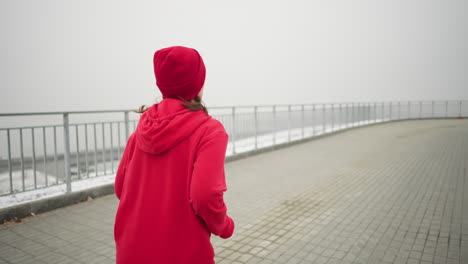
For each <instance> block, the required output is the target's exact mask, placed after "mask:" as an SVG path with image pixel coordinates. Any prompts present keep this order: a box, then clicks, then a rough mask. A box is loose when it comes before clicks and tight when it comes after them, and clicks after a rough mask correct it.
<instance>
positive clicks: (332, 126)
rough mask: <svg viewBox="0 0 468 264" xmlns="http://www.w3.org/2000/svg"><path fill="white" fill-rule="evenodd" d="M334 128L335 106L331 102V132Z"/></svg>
mask: <svg viewBox="0 0 468 264" xmlns="http://www.w3.org/2000/svg"><path fill="white" fill-rule="evenodd" d="M334 130H335V106H334V105H333V104H331V132H333V131H334Z"/></svg>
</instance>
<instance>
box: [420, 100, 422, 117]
mask: <svg viewBox="0 0 468 264" xmlns="http://www.w3.org/2000/svg"><path fill="white" fill-rule="evenodd" d="M421 118H422V101H419V119H421Z"/></svg>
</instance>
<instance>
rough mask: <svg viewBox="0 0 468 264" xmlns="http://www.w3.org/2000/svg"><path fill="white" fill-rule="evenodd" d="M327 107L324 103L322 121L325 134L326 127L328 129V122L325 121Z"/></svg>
mask: <svg viewBox="0 0 468 264" xmlns="http://www.w3.org/2000/svg"><path fill="white" fill-rule="evenodd" d="M325 107H326V105H325V104H323V105H322V114H323V116H322V123H323V124H322V126H323V131H322V134H325V129H326V124H325V123H326V122H325V118H326V115H325Z"/></svg>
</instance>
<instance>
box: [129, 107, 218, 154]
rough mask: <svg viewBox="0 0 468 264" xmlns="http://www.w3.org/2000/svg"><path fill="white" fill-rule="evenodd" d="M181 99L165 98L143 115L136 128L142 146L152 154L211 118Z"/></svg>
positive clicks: (175, 141) (178, 139) (159, 151)
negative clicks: (192, 109)
mask: <svg viewBox="0 0 468 264" xmlns="http://www.w3.org/2000/svg"><path fill="white" fill-rule="evenodd" d="M181 102H182V101H181V100H178V99H173V98H165V99H163V100H162V101H161V102H159V103H157V104H154V105H152V106H151V107H150V108H149V109H148V110H146V111H145V112H144V113H143V114H142V115H141V116H140V120H139V121H138V126H137V128H136V131H135V133H136V135H135V136H136V144H137V147H138V148H139V149H141V150H142V151H144V152H147V153H150V154H153V155H158V154H162V153H164V152H166V151H168V150H169V149H171V148H173V147H175V146H176V145H177V144H179V143H180V142H181V141H183V140H185V139H186V138H187V137H189V136H190V135H191V134H192V133H193V132H194V131H195V130H196V129H197V128H198V127H200V125H201V124H203V123H204V122H206V121H207V120H208V119H210V118H211V116H209V115H207V114H205V112H203V110H200V111H190V110H189V109H187V108H185V106H183V105H181V104H180V103H181Z"/></svg>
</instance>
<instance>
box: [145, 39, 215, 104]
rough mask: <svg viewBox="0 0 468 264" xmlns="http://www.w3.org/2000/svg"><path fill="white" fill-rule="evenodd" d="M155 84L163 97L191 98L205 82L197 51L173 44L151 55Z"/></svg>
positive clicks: (200, 59)
mask: <svg viewBox="0 0 468 264" xmlns="http://www.w3.org/2000/svg"><path fill="white" fill-rule="evenodd" d="M153 64H154V75H155V77H156V85H157V86H158V88H159V90H160V91H161V93H162V96H163V98H168V97H171V98H183V99H185V100H187V101H190V100H192V99H193V98H194V97H195V96H197V95H198V93H199V92H200V90H201V88H202V87H203V84H204V83H205V75H206V70H205V64H204V63H203V59H202V58H201V56H200V54H199V53H198V51H196V50H195V49H192V48H187V47H182V46H173V47H168V48H164V49H160V50H158V51H156V52H155V53H154V57H153Z"/></svg>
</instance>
